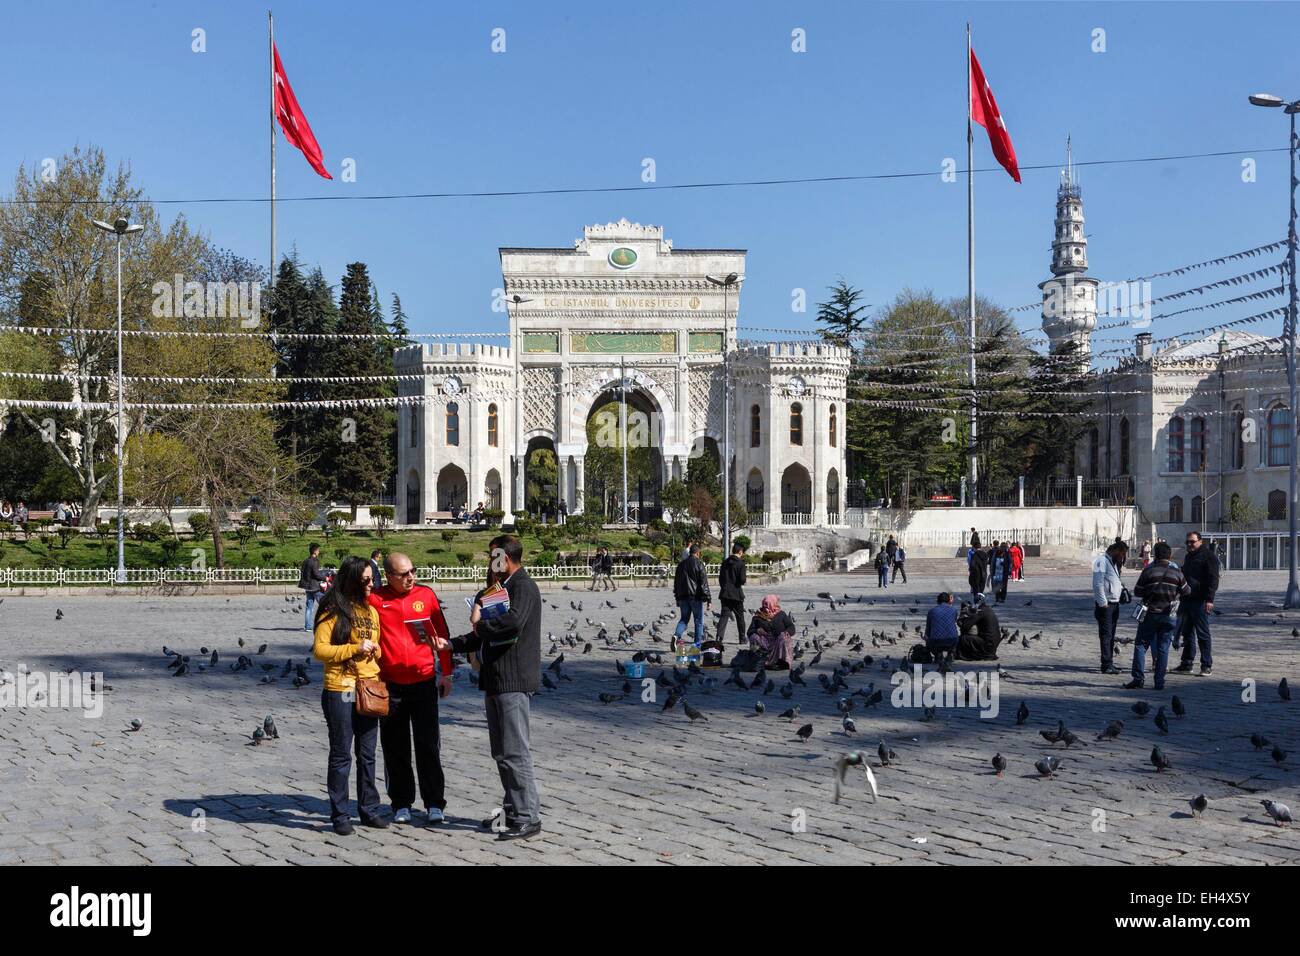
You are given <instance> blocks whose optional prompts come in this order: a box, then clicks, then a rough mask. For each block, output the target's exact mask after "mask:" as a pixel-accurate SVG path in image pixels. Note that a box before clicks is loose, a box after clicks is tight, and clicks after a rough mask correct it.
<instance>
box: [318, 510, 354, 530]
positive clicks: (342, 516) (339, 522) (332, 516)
mask: <svg viewBox="0 0 1300 956" xmlns="http://www.w3.org/2000/svg"><path fill="white" fill-rule="evenodd" d="M351 523H352V515H350V514H348V513H347V512H346V511H331V512H329V514H327V515H325V520H324V521H322V522H321V530H323V531H324V532H325V533H326V534H327V535H330V534H339V533H340V532H342V531H343V530H345V529H346V528H347V526H348V525H349V524H351Z"/></svg>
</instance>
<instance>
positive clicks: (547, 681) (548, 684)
mask: <svg viewBox="0 0 1300 956" xmlns="http://www.w3.org/2000/svg"><path fill="white" fill-rule="evenodd" d="M542 686H543V687H545V688H546V689H547V690H559V685H558V684H556V683H555V681H553V680H551V675H550V674H543V675H542Z"/></svg>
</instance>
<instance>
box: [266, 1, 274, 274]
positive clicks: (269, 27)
mask: <svg viewBox="0 0 1300 956" xmlns="http://www.w3.org/2000/svg"><path fill="white" fill-rule="evenodd" d="M266 31H267V62H268V63H269V65H270V79H271V288H272V289H273V290H274V288H275V20H274V19H273V18H272V15H271V11H270V10H267V11H266Z"/></svg>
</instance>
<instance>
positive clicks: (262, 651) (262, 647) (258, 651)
mask: <svg viewBox="0 0 1300 956" xmlns="http://www.w3.org/2000/svg"><path fill="white" fill-rule="evenodd" d="M257 653H259V654H265V653H266V645H265V644H263V645H262V646H261V647H259V648H258V649H257Z"/></svg>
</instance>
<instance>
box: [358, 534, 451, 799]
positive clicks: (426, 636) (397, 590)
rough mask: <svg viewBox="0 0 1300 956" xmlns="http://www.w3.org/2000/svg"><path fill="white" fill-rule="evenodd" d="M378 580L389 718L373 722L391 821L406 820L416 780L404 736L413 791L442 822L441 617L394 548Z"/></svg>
mask: <svg viewBox="0 0 1300 956" xmlns="http://www.w3.org/2000/svg"><path fill="white" fill-rule="evenodd" d="M384 579H385V581H384V586H383V587H381V588H376V589H375V590H374V591H373V592H371V595H370V603H371V604H372V605H374V606H375V608H376V609H377V610H378V611H379V627H380V632H379V646H380V648H381V650H382V651H383V653H382V654H381V655H380V658H379V660H380V665H379V673H380V677H382V678H383V680H384V683H385V684H387V685H388V716H387V717H384V718H383V719H382V720H381V721H380V723H379V739H380V741H381V742H382V743H383V748H384V782H385V784H386V786H387V789H388V798H389V800H391V801H392V804H393V822H394V823H410V822H411V804H413V803H414V802H415V778H414V777H413V776H412V774H411V734H412V730H414V734H415V769H416V773H417V774H418V776H419V781H420V797H421V799H423V800H424V812H425V816H426V817H427V819H428V821H429V822H430V823H441V822H442V820H443V811H444V810H445V809H446V808H447V801H446V800H445V799H444V796H443V791H444V787H445V781H444V779H443V775H442V757H441V755H440V753H439V750H440V748H439V742H438V698H439V697H446V696H447V695H448V694H450V693H451V652H450V650H442V651H439V652H438V653H437V655H436V656H435V654H434V650H433V645H432V642H431V641H432V638H433V636H434V635H437V636H438V637H440V638H442V639H443V640H446V639H447V637H448V631H447V622H446V620H445V619H444V618H443V616H442V607H441V605H440V604H439V603H438V596H437V595H436V594H434V593H433V589H432V588H428V587H425V586H424V585H423V584H417V583H416V582H415V569H414V568H413V567H412V565H411V559H410V558H408V557H407V556H406V555H404V554H401V553H400V552H397V551H394V552H393V553H391V554H390V555H388V557H387V559H385V561H384Z"/></svg>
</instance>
